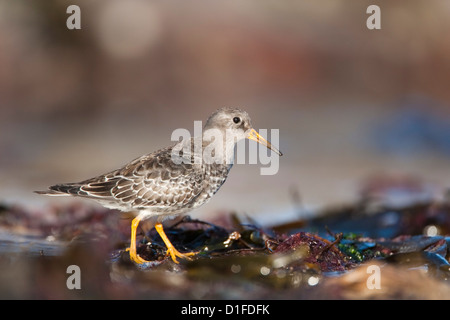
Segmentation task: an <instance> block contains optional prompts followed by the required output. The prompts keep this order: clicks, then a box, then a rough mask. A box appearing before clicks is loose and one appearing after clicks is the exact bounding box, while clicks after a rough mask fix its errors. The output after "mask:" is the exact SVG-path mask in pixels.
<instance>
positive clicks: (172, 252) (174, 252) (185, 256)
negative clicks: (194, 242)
mask: <svg viewBox="0 0 450 320" xmlns="http://www.w3.org/2000/svg"><path fill="white" fill-rule="evenodd" d="M197 253H198V252H186V253H181V252H180V251H178V250H177V249H175V247H174V246H173V245H172V246H168V247H167V252H166V255H170V257H171V258H172V260H173V262H175V263H179V262H178V260H177V257H178V258H181V259H187V260H191V258H190V257H191V256H195V255H196V254H197Z"/></svg>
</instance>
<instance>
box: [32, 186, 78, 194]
mask: <svg viewBox="0 0 450 320" xmlns="http://www.w3.org/2000/svg"><path fill="white" fill-rule="evenodd" d="M79 191H80V185H79V184H75V183H73V184H71V183H68V184H56V185H54V186H50V187H49V188H48V190H45V191H34V192H35V193H37V194H43V195H46V196H70V195H78V194H79Z"/></svg>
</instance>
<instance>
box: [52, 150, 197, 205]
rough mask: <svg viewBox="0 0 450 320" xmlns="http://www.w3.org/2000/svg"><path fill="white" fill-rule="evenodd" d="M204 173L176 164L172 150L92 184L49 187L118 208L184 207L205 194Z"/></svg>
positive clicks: (148, 158) (187, 165) (137, 160)
mask: <svg viewBox="0 0 450 320" xmlns="http://www.w3.org/2000/svg"><path fill="white" fill-rule="evenodd" d="M203 180H204V173H203V172H202V170H201V169H200V168H199V166H198V165H194V164H192V163H180V164H175V163H174V162H173V161H172V159H171V148H170V149H169V148H168V149H163V150H161V151H157V152H155V153H152V154H149V155H146V156H142V157H140V158H138V159H136V160H134V161H132V162H130V163H129V164H127V165H126V166H125V167H123V168H121V169H118V170H115V171H112V172H110V173H108V174H105V175H101V176H98V177H95V178H92V179H89V180H85V181H82V182H79V183H73V184H61V185H55V186H52V187H50V189H51V191H53V192H55V193H68V194H72V195H76V196H82V197H87V198H91V199H93V200H98V201H100V202H105V201H106V202H110V203H117V205H118V207H133V208H154V209H157V208H158V207H159V208H168V207H174V208H176V207H182V206H185V205H186V204H188V203H190V202H191V201H194V200H195V198H196V197H198V196H199V194H200V193H201V192H202V190H203Z"/></svg>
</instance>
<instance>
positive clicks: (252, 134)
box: [247, 129, 283, 156]
mask: <svg viewBox="0 0 450 320" xmlns="http://www.w3.org/2000/svg"><path fill="white" fill-rule="evenodd" d="M247 139H250V140H253V141H256V142H258V143H260V144H262V145H263V146H266V147H267V148H269V149H270V150H272V151H273V152H276V153H277V154H278V155H279V156H282V155H283V154H282V153H281V152H280V151H279V150H278V149H277V148H275V147H274V146H272V145H271V144H270V142H269V141H267V140H266V139H264V138H263V137H262V136H261V135H260V134H259V133H258V132H256V130H255V129H250V131H249V133H248V134H247Z"/></svg>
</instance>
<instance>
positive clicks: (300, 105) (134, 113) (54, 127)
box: [0, 0, 450, 221]
mask: <svg viewBox="0 0 450 320" xmlns="http://www.w3.org/2000/svg"><path fill="white" fill-rule="evenodd" d="M71 4H77V5H78V6H79V7H80V9H81V28H82V29H81V30H68V29H67V27H66V20H67V18H68V17H69V16H70V14H67V13H66V9H67V7H68V6H69V5H71ZM371 4H375V2H374V1H364V0H363V1H358V2H352V3H351V4H350V3H349V2H348V1H344V0H326V1H320V2H317V1H287V2H276V1H267V0H257V1H256V0H255V1H238V0H234V1H233V0H231V1H230V0H227V1H196V0H194V1H181V0H173V1H143V0H128V1H119V0H97V1H91V0H81V1H80V0H79V1H65V0H46V1H31V0H15V1H8V0H1V1H0V177H1V179H0V201H1V202H4V203H9V204H15V203H17V204H20V205H23V206H29V207H36V206H38V207H42V206H47V205H48V204H49V203H50V202H53V201H55V202H58V203H62V202H64V201H69V202H70V201H74V199H62V198H48V197H43V196H39V195H36V194H33V193H32V191H33V190H43V189H46V188H47V186H48V185H51V184H55V183H60V182H74V181H80V180H83V179H86V178H90V177H92V176H95V175H98V174H101V173H105V172H107V171H110V170H113V169H116V168H118V167H120V166H122V165H123V164H125V163H126V162H128V161H130V160H132V159H134V158H136V157H139V156H141V155H143V154H146V153H149V152H151V151H154V150H156V149H158V148H161V147H165V146H168V145H170V144H171V143H172V142H171V141H170V136H171V134H172V131H173V130H174V129H176V128H186V129H188V130H190V131H191V132H192V131H193V123H194V120H202V121H205V120H206V119H207V117H208V116H209V115H210V113H212V112H213V111H214V110H216V109H218V108H220V107H224V106H238V107H242V108H244V109H245V110H247V111H248V112H249V114H250V116H251V117H252V121H253V125H254V127H255V128H256V129H257V130H258V129H279V130H280V144H279V149H280V150H281V151H282V152H283V153H284V156H283V157H281V158H280V169H279V172H278V173H277V174H276V175H274V176H262V175H260V170H259V169H260V166H259V165H248V164H247V165H243V164H242V165H235V167H234V168H233V170H232V171H231V173H230V176H229V179H228V181H227V182H226V183H225V185H224V186H223V187H222V188H221V190H220V191H219V192H218V193H217V195H216V196H215V197H214V198H213V199H212V201H211V202H210V203H208V204H207V205H205V206H203V207H202V208H200V209H198V210H196V212H193V213H192V215H193V216H194V217H202V216H203V215H210V214H213V213H217V212H220V211H225V210H226V211H230V210H231V211H236V212H238V213H244V214H248V215H251V216H252V217H254V218H256V219H257V218H258V217H259V218H260V219H261V220H260V221H265V220H264V219H283V217H287V216H289V215H293V214H297V213H298V212H299V207H301V208H317V207H322V206H329V205H336V204H342V203H347V202H350V201H355V200H357V199H359V197H360V196H361V193H362V192H367V190H371V191H370V192H372V191H373V192H377V190H378V189H379V188H380V186H381V188H382V187H383V186H384V185H386V184H387V185H389V186H391V185H394V187H398V189H400V192H399V193H400V194H401V191H402V189H404V188H406V189H407V191H408V192H407V194H408V195H410V194H413V196H416V197H418V198H424V197H425V198H427V197H431V198H434V197H442V195H443V193H444V191H445V190H446V189H447V188H448V187H449V186H450V105H449V102H450V90H449V85H450V41H449V40H450V39H449V32H448V31H449V30H450V19H448V17H449V14H450V3H448V2H445V1H437V0H429V1H395V2H392V1H381V0H377V1H376V4H377V5H379V6H380V8H381V27H382V29H381V30H368V29H367V27H366V20H367V18H368V17H369V15H368V14H367V13H366V9H367V7H368V6H369V5H371ZM269 138H270V137H269ZM269 140H270V139H269ZM365 190H366V191H365ZM91 204H92V205H95V204H94V203H91Z"/></svg>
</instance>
